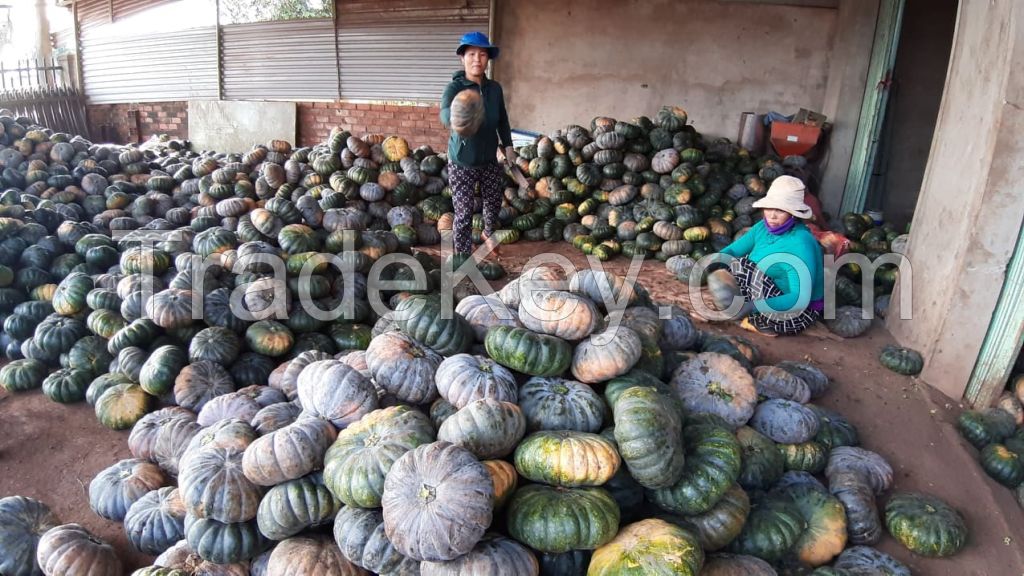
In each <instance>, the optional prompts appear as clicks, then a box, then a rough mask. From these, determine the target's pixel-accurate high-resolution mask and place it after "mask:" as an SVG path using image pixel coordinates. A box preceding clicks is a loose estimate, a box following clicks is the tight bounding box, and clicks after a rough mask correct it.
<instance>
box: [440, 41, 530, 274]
mask: <svg viewBox="0 0 1024 576" xmlns="http://www.w3.org/2000/svg"><path fill="white" fill-rule="evenodd" d="M455 53H456V54H458V55H459V58H460V59H461V60H462V68H463V69H462V70H459V71H458V72H456V73H455V74H453V75H452V81H451V82H449V83H448V86H447V87H446V88H445V90H444V95H443V96H441V122H442V123H443V124H444V125H445V126H446V127H450V126H451V125H452V122H451V105H452V101H453V100H454V99H455V97H456V96H457V95H458V94H459V92H462V91H463V90H475V91H477V92H479V93H480V96H481V98H482V100H483V108H484V115H483V121H482V122H481V124H480V128H479V129H478V130H477V131H476V133H474V134H473V135H471V136H462V135H459V134H458V133H456V131H455V130H451V136H450V137H449V139H448V164H449V165H448V181H449V184H450V185H451V188H452V203H453V204H454V205H455V222H454V223H453V228H454V233H455V252H456V254H460V255H468V254H470V252H471V251H472V248H473V245H472V237H471V235H470V233H471V230H472V221H473V211H474V199H473V196H474V191H475V188H476V185H477V184H479V185H480V195H481V197H482V199H483V212H484V230H483V238H484V239H485V240H487V239H488V238H490V236H491V234H492V233H493V232H494V227H495V225H496V224H497V221H498V211H499V210H500V209H501V200H502V183H503V180H504V171H503V170H502V168H501V166H499V164H498V159H497V152H498V146H499V143H500V145H501V147H502V149H503V150H504V154H505V157H506V158H507V159H508V160H509V161H512V162H514V161H515V150H514V149H513V148H512V129H511V127H510V125H509V121H508V111H507V110H506V109H505V96H504V94H503V92H502V90H501V84H498V83H497V82H495V81H493V80H490V79H488V78H487V76H486V70H487V63H488V62H490V61H491V60H493V59H495V58H497V57H498V47H497V46H492V45H491V42H490V40H489V39H488V38H487V35H486V34H483V33H481V32H469V33H467V34H465V35H464V36H463V37H462V40H461V41H460V42H459V47H458V48H457V49H456V50H455Z"/></svg>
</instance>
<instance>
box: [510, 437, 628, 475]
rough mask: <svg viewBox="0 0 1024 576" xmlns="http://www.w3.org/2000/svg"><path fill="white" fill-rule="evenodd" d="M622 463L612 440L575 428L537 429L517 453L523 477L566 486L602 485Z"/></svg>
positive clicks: (521, 444)
mask: <svg viewBox="0 0 1024 576" xmlns="http://www.w3.org/2000/svg"><path fill="white" fill-rule="evenodd" d="M620 464H621V460H620V458H619V454H618V452H616V448H615V445H614V444H613V443H612V442H611V441H609V440H608V439H606V438H604V437H602V436H599V435H597V434H591V433H588V432H577V431H571V430H559V431H541V432H534V433H533V434H530V435H529V436H527V437H526V438H524V439H523V441H522V442H520V444H519V446H518V447H517V448H516V452H515V465H516V470H517V471H518V472H519V474H521V475H522V476H523V477H525V478H526V479H528V480H532V481H533V482H541V483H544V484H549V485H552V486H562V487H565V488H576V487H580V486H601V485H603V484H605V483H606V482H608V481H609V480H611V478H612V476H614V475H615V473H616V472H617V471H618V470H619V466H620Z"/></svg>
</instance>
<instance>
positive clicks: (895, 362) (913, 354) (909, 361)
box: [878, 345, 924, 376]
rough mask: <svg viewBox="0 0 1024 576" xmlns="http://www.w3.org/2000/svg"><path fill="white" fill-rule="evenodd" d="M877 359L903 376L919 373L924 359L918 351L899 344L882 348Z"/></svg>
mask: <svg viewBox="0 0 1024 576" xmlns="http://www.w3.org/2000/svg"><path fill="white" fill-rule="evenodd" d="M878 361H879V362H881V364H882V366H885V367H886V368H888V369H889V370H892V371H893V372H895V373H897V374H903V375H904V376H914V375H916V374H920V373H921V370H922V369H923V368H924V359H923V358H922V357H921V354H920V353H919V352H917V351H916V350H911V349H909V348H901V347H899V346H891V345H890V346H886V347H885V348H883V349H882V353H881V354H880V355H879V357H878Z"/></svg>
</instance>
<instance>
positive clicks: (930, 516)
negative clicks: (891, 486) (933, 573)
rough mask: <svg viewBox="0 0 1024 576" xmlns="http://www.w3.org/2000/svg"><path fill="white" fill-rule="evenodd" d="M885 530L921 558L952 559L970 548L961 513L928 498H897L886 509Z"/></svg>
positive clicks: (935, 499) (925, 496) (912, 495)
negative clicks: (966, 548) (950, 557)
mask: <svg viewBox="0 0 1024 576" xmlns="http://www.w3.org/2000/svg"><path fill="white" fill-rule="evenodd" d="M885 526H886V528H887V529H888V530H889V533H890V534H892V536H893V538H896V539H897V540H899V542H900V543H901V544H903V545H904V546H906V547H907V549H909V550H910V551H911V552H914V553H915V554H920V555H922V556H928V557H945V556H952V555H953V554H956V553H957V552H959V551H960V550H961V549H963V547H964V546H965V545H966V544H967V526H966V524H965V523H964V519H963V516H961V514H960V512H958V511H957V510H956V509H954V508H952V507H951V506H950V505H949V504H946V503H945V502H943V501H942V500H940V499H938V498H936V497H934V496H931V495H927V494H913V493H900V494H894V495H893V497H892V498H890V499H889V502H888V504H886V506H885Z"/></svg>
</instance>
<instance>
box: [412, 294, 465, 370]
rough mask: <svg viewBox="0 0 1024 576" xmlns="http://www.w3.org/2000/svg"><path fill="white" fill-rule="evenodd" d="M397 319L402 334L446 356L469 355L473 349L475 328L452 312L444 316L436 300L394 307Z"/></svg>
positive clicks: (416, 299) (424, 298)
mask: <svg viewBox="0 0 1024 576" xmlns="http://www.w3.org/2000/svg"><path fill="white" fill-rule="evenodd" d="M394 319H395V323H396V324H397V325H398V328H399V330H401V331H402V332H404V333H405V334H407V335H408V336H409V337H411V338H412V339H414V340H416V341H417V342H420V343H422V344H424V345H426V346H427V347H428V348H430V349H432V350H433V351H435V352H437V353H438V354H441V355H443V356H452V355H454V354H459V353H462V352H466V351H468V350H469V348H470V346H472V345H473V341H474V334H473V328H472V327H471V326H470V325H469V323H468V322H466V319H465V318H463V317H462V316H461V315H459V314H458V313H455V312H454V311H453V310H450V311H448V314H445V311H444V310H443V307H442V306H441V300H440V298H438V297H435V296H413V297H411V298H406V299H405V300H403V301H402V302H400V303H399V304H398V306H396V307H395V313H394Z"/></svg>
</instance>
